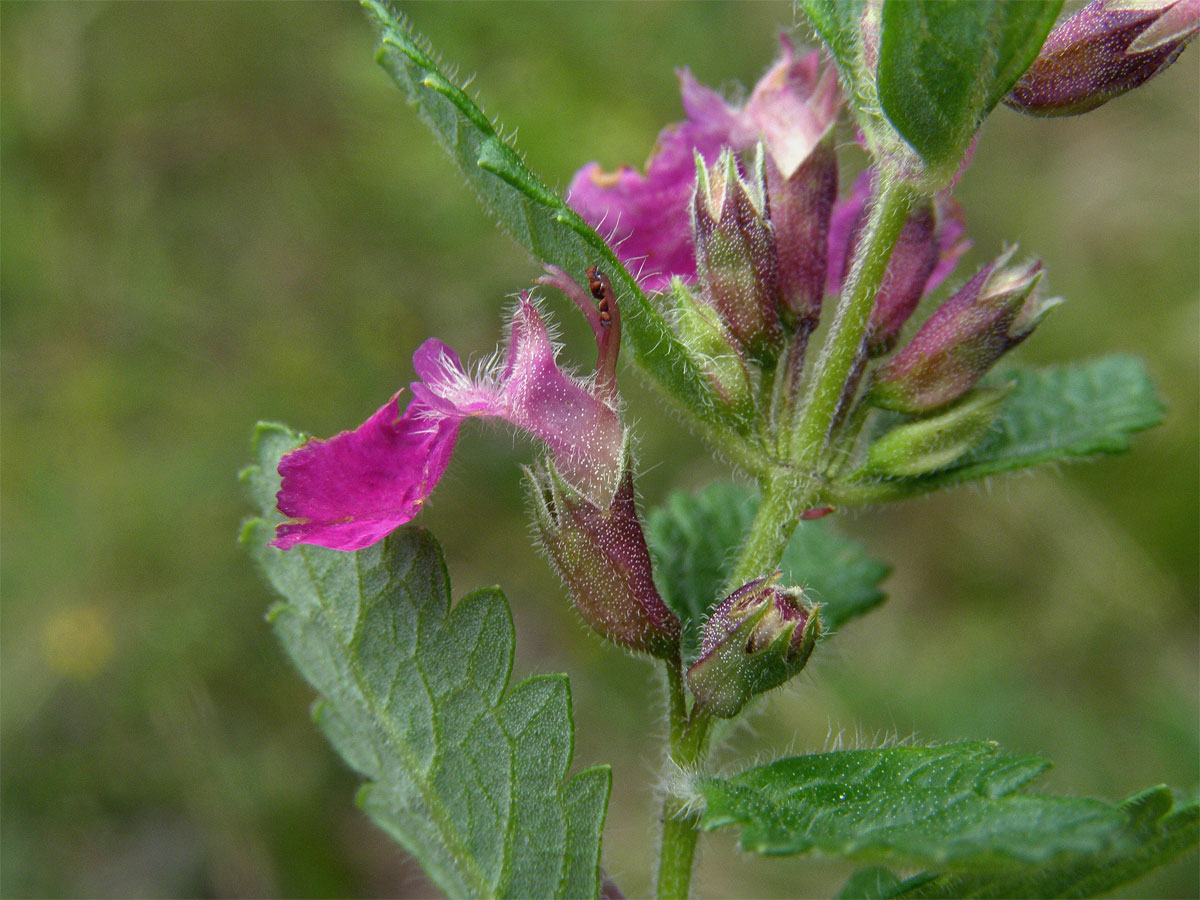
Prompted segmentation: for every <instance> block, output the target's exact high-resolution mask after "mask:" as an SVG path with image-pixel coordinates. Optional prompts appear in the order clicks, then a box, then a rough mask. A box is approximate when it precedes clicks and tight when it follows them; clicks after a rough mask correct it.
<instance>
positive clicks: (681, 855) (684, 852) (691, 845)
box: [657, 658, 712, 900]
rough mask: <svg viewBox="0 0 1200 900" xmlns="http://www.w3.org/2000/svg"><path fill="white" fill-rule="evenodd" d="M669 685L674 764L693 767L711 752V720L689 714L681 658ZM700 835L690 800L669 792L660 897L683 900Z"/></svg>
mask: <svg viewBox="0 0 1200 900" xmlns="http://www.w3.org/2000/svg"><path fill="white" fill-rule="evenodd" d="M667 687H668V690H669V691H670V698H669V707H670V711H671V713H670V714H671V747H670V754H671V763H673V764H674V765H675V766H678V767H679V768H680V769H684V770H686V769H693V768H695V766H696V764H697V763H699V762H700V761H701V760H703V758H704V756H705V754H706V753H707V751H708V734H709V726H710V725H711V723H712V719H711V718H709V717H708V716H707V715H705V714H704V713H703V712H699V713H697V712H696V710H693V715H692V717H691V719H688V717H687V712H686V710H687V700H686V698H685V697H684V691H683V667H682V664H681V663H680V661H679V659H678V658H676V659H674V660H669V661H668V662H667ZM699 837H700V817H699V815H698V814H697V813H696V812H695V811H693V810H689V809H688V807H687V803H686V802H685V801H684V800H682V799H681V798H679V797H678V796H676V795H675V794H674V793H671V792H668V793H667V795H666V797H664V798H663V809H662V844H661V846H660V848H659V861H658V890H657V896H658V897H659V900H668V898H669V900H684V898H686V897H687V895H688V887H689V885H690V884H691V881H692V864H693V863H694V862H695V859H696V840H697V839H698V838H699Z"/></svg>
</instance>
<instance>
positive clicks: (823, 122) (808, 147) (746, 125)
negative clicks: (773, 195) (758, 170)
mask: <svg viewBox="0 0 1200 900" xmlns="http://www.w3.org/2000/svg"><path fill="white" fill-rule="evenodd" d="M779 43H780V45H781V47H782V50H783V52H782V55H781V56H780V58H779V61H778V62H777V63H775V65H773V66H772V67H771V68H770V69H769V70H768V71H767V73H766V74H765V75H764V76H763V77H762V78H761V79H759V82H758V84H756V85H755V86H754V92H753V93H752V94H751V95H750V99H749V101H747V103H746V106H745V108H744V109H743V110H742V112H741V114H740V115H739V117H738V129H737V130H736V131H735V132H734V133H733V134H732V135H731V141H730V143H731V144H733V146H734V148H735V149H738V150H744V149H746V148H747V147H750V146H752V145H753V144H754V143H755V142H756V141H757V140H758V139H759V138H760V137H761V138H762V140H763V143H765V144H766V146H767V152H768V153H770V155H771V159H772V160H773V161H774V162H775V165H776V166H777V167H778V169H779V172H780V174H781V175H783V177H784V179H785V180H786V179H788V178H791V176H792V174H793V173H795V171H796V170H797V169H798V168H800V166H801V164H803V162H804V161H805V160H806V159H808V156H809V154H810V153H812V152H813V150H814V149H815V148H816V146H817V145H818V144H819V143H820V142H821V141H822V140H823V139H824V137H825V135H826V134H827V133H828V132H829V129H830V128H831V127H832V126H833V123H834V121H835V120H836V119H837V115H838V111H839V110H840V108H841V103H842V96H841V93H840V92H839V90H838V84H837V72H836V71H835V70H834V68H833V67H832V66H829V67H826V68H825V69H824V70H823V71H822V70H821V57H820V54H819V53H818V52H817V51H816V50H814V51H812V52H811V53H808V54H806V55H804V56H802V57H800V58H799V59H797V58H796V51H795V49H794V48H793V47H792V43H791V41H789V40H788V38H787V36H786V35H783V34H781V35H780V36H779Z"/></svg>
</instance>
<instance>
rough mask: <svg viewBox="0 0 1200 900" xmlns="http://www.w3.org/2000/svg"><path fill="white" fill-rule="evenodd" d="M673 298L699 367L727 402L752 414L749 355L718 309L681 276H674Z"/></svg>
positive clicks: (677, 321) (679, 328) (682, 335)
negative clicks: (701, 299) (698, 297)
mask: <svg viewBox="0 0 1200 900" xmlns="http://www.w3.org/2000/svg"><path fill="white" fill-rule="evenodd" d="M670 299H671V302H672V304H673V308H672V311H671V312H672V314H671V318H672V322H673V324H674V326H675V331H676V332H677V333H678V335H679V339H680V341H682V343H683V345H684V346H685V347H687V349H688V351H689V352H690V353H691V355H692V358H693V359H695V361H696V365H697V367H698V368H699V369H700V371H701V372H703V373H704V374H705V376H707V378H708V380H709V382H710V383H711V384H712V386H713V388H714V389H715V390H716V392H717V395H718V396H719V397H720V398H721V401H722V402H723V403H724V404H725V405H726V406H729V407H730V408H731V409H734V410H738V411H740V412H742V413H743V414H747V415H748V414H750V413H751V412H752V410H753V403H754V398H753V392H752V388H751V381H750V373H749V371H748V370H747V368H746V359H745V356H744V355H743V353H742V351H741V349H740V347H739V346H738V343H737V341H736V340H734V337H733V335H732V334H730V333H729V329H728V328H727V327H726V325H725V324H724V323H723V322H722V321H721V319H720V317H719V316H718V315H717V311H716V310H715V309H713V308H712V307H711V306H706V305H704V304H703V303H699V302H697V300H696V298H695V296H693V294H692V292H691V291H690V290H688V287H687V285H685V284H684V283H683V282H682V281H681V280H680V279H679V278H673V279H672V280H671V293H670Z"/></svg>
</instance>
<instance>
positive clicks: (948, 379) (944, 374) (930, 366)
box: [868, 248, 1060, 414]
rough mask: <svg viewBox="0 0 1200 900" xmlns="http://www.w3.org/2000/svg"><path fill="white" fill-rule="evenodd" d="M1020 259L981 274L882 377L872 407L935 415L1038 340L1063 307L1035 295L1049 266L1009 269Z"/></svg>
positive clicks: (1034, 263)
mask: <svg viewBox="0 0 1200 900" xmlns="http://www.w3.org/2000/svg"><path fill="white" fill-rule="evenodd" d="M1014 249H1015V248H1014ZM1013 252H1014V250H1009V251H1008V252H1006V253H1005V254H1004V255H1003V256H1001V257H1000V258H999V259H997V260H995V261H993V262H992V263H990V264H989V265H987V266H985V267H984V268H983V269H981V270H980V271H979V272H978V273H977V274H976V275H975V277H973V278H972V279H971V280H970V281H968V282H967V283H966V284H965V285H963V286H962V288H960V289H959V291H958V293H956V294H955V295H954V296H953V297H951V298H950V299H949V300H947V301H946V302H945V303H943V304H942V305H941V307H939V308H938V310H937V311H936V312H935V313H934V314H933V315H932V316H930V317H929V320H928V321H927V322H926V323H925V324H924V325H922V326H921V328H920V329H919V330H918V331H917V333H916V334H915V335H914V336H913V339H912V340H911V341H909V343H908V345H907V346H906V347H904V348H903V349H902V350H900V351H899V352H898V353H897V354H896V355H895V356H893V357H892V358H891V359H889V360H888V361H887V362H886V363H885V364H884V365H882V366H880V368H879V369H877V370H876V372H875V375H874V380H873V383H872V386H871V390H870V393H869V394H868V399H869V402H871V403H872V404H874V405H875V406H881V407H883V408H884V409H894V410H896V411H897V412H903V413H911V414H919V413H926V412H931V411H932V410H935V409H938V408H940V407H942V406H945V405H946V404H947V403H950V402H952V401H954V400H956V399H958V398H959V397H961V396H962V395H963V394H965V393H966V392H967V391H968V390H969V389H970V388H971V386H972V385H974V384H975V382H976V381H978V380H979V379H980V378H981V377H982V376H983V375H984V373H986V372H987V371H988V369H990V368H991V367H992V365H993V364H994V363H995V362H996V360H997V359H999V358H1000V357H1001V356H1002V355H1003V354H1004V353H1006V352H1008V351H1009V350H1010V349H1012V348H1013V347H1015V346H1016V345H1017V344H1019V343H1021V341H1023V340H1024V339H1025V338H1026V337H1028V336H1029V335H1030V334H1031V333H1032V332H1033V329H1034V328H1035V327H1036V325H1037V324H1038V322H1040V321H1041V319H1042V317H1043V316H1045V314H1046V313H1047V312H1048V311H1049V310H1050V309H1051V308H1052V307H1054V306H1057V305H1058V303H1059V302H1060V301H1059V300H1057V299H1054V300H1043V299H1042V298H1041V297H1040V296H1039V295H1038V294H1037V293H1036V291H1035V290H1034V289H1035V288H1036V286H1037V283H1038V280H1039V279H1040V278H1041V275H1042V264H1041V263H1040V262H1037V261H1032V262H1027V263H1023V264H1020V265H1015V266H1009V265H1008V262H1009V260H1010V259H1011V258H1012V254H1013Z"/></svg>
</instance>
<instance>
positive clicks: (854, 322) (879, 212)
mask: <svg viewBox="0 0 1200 900" xmlns="http://www.w3.org/2000/svg"><path fill="white" fill-rule="evenodd" d="M915 196H916V195H915V193H914V191H913V189H912V188H911V187H910V186H909V185H908V183H907V182H905V181H902V180H899V179H895V178H889V177H888V176H887V173H882V174H881V176H880V188H879V192H878V194H877V195H876V196H875V198H874V202H873V203H872V204H871V212H870V216H869V218H868V219H867V226H866V229H865V230H864V232H863V237H862V240H861V241H860V242H859V246H858V251H857V252H856V253H855V259H854V262H853V265H852V266H851V269H850V276H849V278H848V280H847V283H846V285H845V288H844V290H843V291H842V299H841V301H840V302H839V304H838V310H837V316H836V317H835V318H834V320H833V326H832V327H831V328H830V331H829V335H828V336H827V337H826V338H825V345H824V346H823V347H822V348H821V358H820V361H819V362H818V363H817V369H816V373H815V375H814V377H813V380H812V382H811V384H810V386H809V390H808V394H807V397H806V399H805V403H804V405H803V406H802V407H800V411H799V413H798V416H797V420H796V422H795V425H794V427H793V429H792V437H791V456H792V461H793V462H794V463H796V465H797V466H798V468H799V469H800V471H802V472H808V473H812V472H815V471H816V469H817V466H818V464H819V463H820V460H821V456H822V454H823V453H824V451H825V442H826V440H827V439H828V437H829V428H830V424H831V423H832V421H833V417H834V415H835V414H836V412H837V406H838V399H839V398H840V397H841V395H842V390H843V388H844V386H845V384H846V379H847V378H849V377H850V373H851V372H852V371H853V369H854V365H855V362H856V361H857V359H858V355H859V353H861V352H862V345H863V337H864V335H865V334H866V330H867V324H868V323H869V322H870V319H871V309H872V308H873V307H874V305H875V294H876V293H877V292H878V290H879V285H880V283H881V282H882V281H883V275H884V272H886V271H887V262H888V259H889V258H890V257H891V255H892V248H893V247H895V246H896V239H897V238H898V237H899V236H900V230H901V229H902V228H903V227H904V222H905V220H906V219H907V218H908V210H909V206H910V204H911V203H912V201H913V198H914V197H915Z"/></svg>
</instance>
